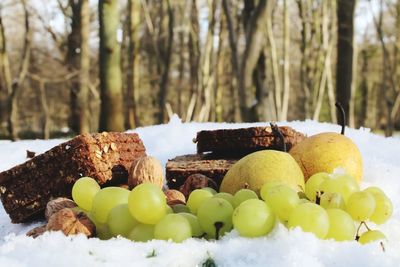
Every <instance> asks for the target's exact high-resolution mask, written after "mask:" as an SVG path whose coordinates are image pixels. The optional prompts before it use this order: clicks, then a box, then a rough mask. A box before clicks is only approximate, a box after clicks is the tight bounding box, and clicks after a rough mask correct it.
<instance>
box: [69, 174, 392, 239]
mask: <svg viewBox="0 0 400 267" xmlns="http://www.w3.org/2000/svg"><path fill="white" fill-rule="evenodd" d="M72 197H73V200H74V201H75V202H76V204H77V205H78V206H79V208H81V209H82V210H84V211H85V212H86V213H87V214H88V217H89V218H90V219H91V220H92V221H93V222H94V223H95V225H96V234H97V236H98V237H99V238H101V239H108V238H111V237H115V236H123V237H125V238H128V239H131V240H134V241H148V240H152V239H162V240H172V241H174V242H181V241H183V240H185V239H188V238H191V237H197V238H206V239H218V238H219V237H221V236H223V235H224V234H225V233H227V232H229V231H231V230H232V229H235V230H236V231H237V232H238V233H239V235H241V236H243V237H259V236H265V235H267V234H268V233H270V232H271V230H272V229H273V228H274V226H275V225H276V224H278V223H282V224H284V225H285V226H286V227H288V228H289V229H292V228H296V227H300V228H301V229H302V230H303V231H305V232H311V233H314V234H315V235H316V236H317V237H319V238H321V239H334V240H337V241H344V240H358V241H359V242H360V243H362V244H364V243H367V242H370V241H375V240H379V239H383V238H385V236H384V234H383V233H382V232H380V231H379V230H371V229H370V228H369V227H368V226H367V223H368V224H373V225H378V224H382V223H384V222H386V221H387V220H388V219H389V218H390V216H391V214H392V210H393V207H392V203H391V201H390V199H389V198H388V197H387V196H386V195H385V193H384V192H383V191H382V190H381V189H379V188H377V187H369V188H366V189H364V190H360V188H359V185H358V183H357V181H356V180H355V179H354V178H353V177H352V176H350V175H348V174H346V173H344V172H342V173H338V172H336V173H334V174H328V173H323V172H320V173H316V174H314V175H312V176H311V177H310V178H309V179H308V180H307V182H306V183H305V190H304V191H299V192H297V191H296V190H294V189H293V188H292V187H290V186H289V185H288V184H287V183H285V182H284V181H283V182H282V181H269V182H266V183H265V184H264V185H263V186H262V187H261V189H260V191H259V196H258V195H257V193H256V192H254V191H253V190H250V189H240V190H238V191H236V193H234V194H230V193H226V192H220V193H217V192H216V191H215V190H214V189H212V188H209V187H205V188H202V189H196V190H193V191H192V192H191V193H190V195H189V197H188V199H187V202H186V204H183V203H184V201H181V203H179V204H171V206H169V205H168V204H167V198H166V195H165V193H164V192H163V191H162V190H161V189H160V187H159V186H157V185H155V184H152V183H142V184H139V185H137V186H136V187H134V188H133V189H132V190H131V191H129V190H127V189H124V188H120V187H106V188H103V189H100V187H99V185H98V184H97V183H96V181H94V180H93V179H91V178H89V177H85V178H81V179H79V180H78V181H77V182H76V183H75V185H74V186H73V189H72ZM357 225H359V226H358V227H357ZM362 226H364V227H365V229H366V231H365V230H364V229H363V228H362Z"/></svg>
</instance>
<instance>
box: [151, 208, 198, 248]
mask: <svg viewBox="0 0 400 267" xmlns="http://www.w3.org/2000/svg"><path fill="white" fill-rule="evenodd" d="M154 237H155V238H156V239H162V240H170V239H171V240H172V241H174V242H177V243H179V242H182V241H183V240H185V239H188V238H191V237H192V229H191V227H190V223H189V222H188V220H187V219H186V218H185V217H183V216H181V215H180V214H167V215H165V217H164V218H162V219H161V220H160V221H159V222H158V223H157V224H156V226H155V228H154Z"/></svg>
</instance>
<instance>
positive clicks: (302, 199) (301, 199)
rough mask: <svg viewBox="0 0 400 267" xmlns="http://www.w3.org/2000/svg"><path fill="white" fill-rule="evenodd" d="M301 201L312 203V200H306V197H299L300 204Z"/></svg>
mask: <svg viewBox="0 0 400 267" xmlns="http://www.w3.org/2000/svg"><path fill="white" fill-rule="evenodd" d="M302 203H312V202H311V201H310V200H308V199H307V198H300V200H299V204H302Z"/></svg>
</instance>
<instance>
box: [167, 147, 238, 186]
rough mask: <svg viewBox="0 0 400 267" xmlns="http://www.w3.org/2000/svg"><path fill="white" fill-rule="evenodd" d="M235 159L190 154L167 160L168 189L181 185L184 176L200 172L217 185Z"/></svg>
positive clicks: (184, 178)
mask: <svg viewBox="0 0 400 267" xmlns="http://www.w3.org/2000/svg"><path fill="white" fill-rule="evenodd" d="M236 162H237V159H218V158H213V155H209V154H191V155H184V156H179V157H176V158H174V159H171V160H168V162H167V165H166V179H167V184H168V187H169V188H170V189H177V190H179V188H180V187H181V185H183V183H184V182H185V180H186V178H187V177H189V176H190V175H192V174H195V173H200V174H203V175H205V176H207V177H208V178H211V179H213V180H214V181H215V182H216V183H217V185H218V187H219V185H220V184H221V181H222V179H223V178H224V176H225V174H226V173H227V171H228V170H229V168H230V167H231V166H232V165H233V164H234V163H236Z"/></svg>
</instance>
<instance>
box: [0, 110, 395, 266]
mask: <svg viewBox="0 0 400 267" xmlns="http://www.w3.org/2000/svg"><path fill="white" fill-rule="evenodd" d="M254 125H267V124H266V123H257V124H227V123H223V124H217V123H202V124H200V123H189V124H183V123H181V122H180V120H179V119H178V118H177V117H175V118H173V119H172V120H171V121H170V123H168V124H165V125H157V126H151V127H144V128H138V129H135V132H137V133H139V135H140V137H141V138H142V140H143V142H144V144H145V146H146V148H147V152H148V154H149V155H153V156H155V157H157V158H158V159H160V160H161V161H162V163H163V164H165V162H166V161H167V160H168V159H171V158H173V157H175V156H178V155H183V154H188V153H194V152H195V150H196V147H195V144H193V142H192V139H193V138H194V137H195V136H196V132H197V131H199V130H204V129H218V128H239V127H247V126H254ZM279 125H280V126H282V125H289V126H292V127H294V128H295V129H297V130H299V131H302V132H304V133H307V134H308V135H312V134H316V133H319V132H325V131H335V132H340V127H339V126H337V125H332V124H326V123H324V124H323V123H317V122H313V121H307V122H290V123H286V122H282V123H279ZM346 135H347V136H348V137H350V138H351V139H353V140H354V141H355V143H356V144H357V145H358V147H359V148H360V150H361V153H362V155H363V159H364V182H363V184H362V187H366V186H369V185H376V186H379V187H380V188H382V189H383V190H384V191H385V192H386V193H387V195H388V196H389V197H390V198H391V199H392V201H393V204H394V212H393V216H392V218H391V219H390V220H389V221H388V222H387V223H386V224H384V225H382V226H380V229H381V230H382V231H383V232H384V233H385V234H386V236H387V238H388V241H387V243H386V244H385V251H383V250H382V248H381V247H380V245H379V244H377V243H374V244H369V245H364V246H362V245H359V244H358V243H357V242H354V241H352V242H340V243H339V242H334V241H331V240H319V239H317V238H316V237H314V236H313V235H312V234H308V233H303V232H301V231H300V230H298V229H295V230H294V231H288V230H287V229H286V228H285V227H283V226H278V227H276V228H275V229H274V230H273V232H272V233H270V234H269V235H268V236H267V237H263V238H255V239H246V238H241V237H238V235H237V233H236V232H235V231H232V232H231V233H229V234H228V235H226V236H225V237H224V238H223V239H222V240H219V241H212V242H210V241H205V240H199V239H190V240H187V241H185V242H183V243H181V244H174V243H170V242H165V241H158V240H154V241H151V242H147V243H135V242H131V241H129V240H126V239H123V238H114V239H112V240H108V241H101V240H98V239H96V238H92V239H87V238H85V237H83V236H76V237H65V236H63V235H62V234H60V233H46V234H44V235H43V236H41V237H39V238H37V239H32V238H29V237H26V236H25V232H26V231H28V230H29V229H31V228H33V227H34V226H35V225H38V224H40V223H42V222H34V223H31V224H20V225H15V224H12V223H11V222H10V219H9V217H8V215H7V214H6V213H5V211H4V209H3V207H2V206H0V266H10V267H11V266H128V265H129V266H197V265H198V266H202V263H203V262H205V261H206V260H207V258H209V257H211V258H212V259H213V260H214V261H215V263H216V264H217V265H218V266H363V267H367V266H371V267H372V266H374V267H375V266H381V267H383V266H399V264H400V212H399V204H400V139H398V138H384V137H381V136H378V135H374V134H371V133H370V132H369V130H368V129H360V130H354V129H347V130H346ZM62 141H63V140H50V141H42V140H35V141H20V142H15V143H12V142H4V141H3V142H1V143H0V171H3V170H6V169H8V168H10V167H13V166H14V165H16V164H18V163H22V162H23V161H25V160H26V158H25V156H26V150H31V151H35V152H37V153H39V152H44V151H46V150H47V149H49V148H51V147H53V146H54V145H56V144H58V143H60V142H62ZM153 252H154V253H153ZM152 254H154V256H151V257H150V256H149V255H152Z"/></svg>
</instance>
